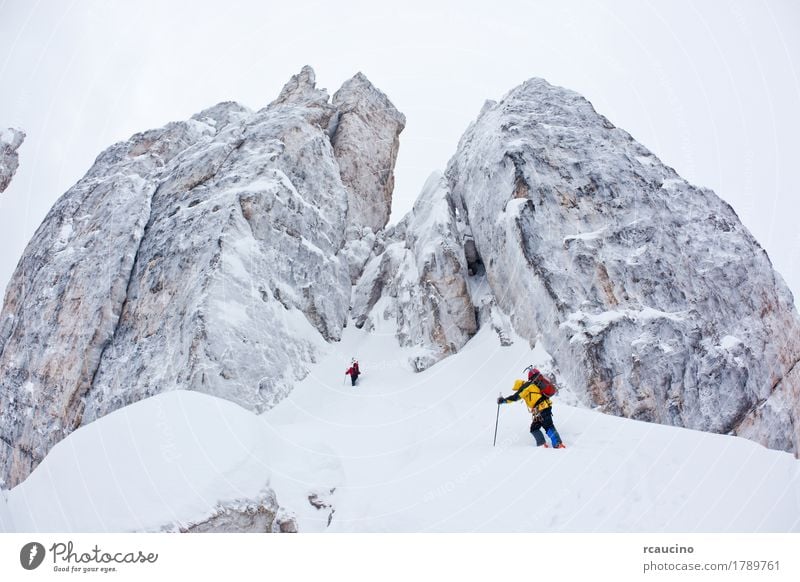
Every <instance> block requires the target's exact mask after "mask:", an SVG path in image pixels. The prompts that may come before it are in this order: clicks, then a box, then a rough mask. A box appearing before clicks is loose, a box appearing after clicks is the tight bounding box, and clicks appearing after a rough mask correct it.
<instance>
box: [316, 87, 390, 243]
mask: <svg viewBox="0 0 800 582" xmlns="http://www.w3.org/2000/svg"><path fill="white" fill-rule="evenodd" d="M333 105H334V106H335V107H336V110H337V114H336V118H335V122H334V124H332V127H331V135H332V137H331V143H332V144H333V151H334V155H335V156H336V160H337V162H338V163H339V167H340V169H341V175H342V182H343V183H344V185H345V187H346V188H347V193H348V196H347V224H348V225H349V226H352V227H356V228H360V227H367V228H369V229H370V230H371V231H372V232H377V231H379V230H380V229H382V228H383V227H384V226H386V223H387V222H388V221H389V214H390V213H391V210H392V191H393V190H394V164H395V160H396V159H397V151H398V148H399V147H400V139H399V136H400V132H401V131H403V128H404V127H405V125H406V118H405V116H404V115H403V114H402V113H400V112H399V111H398V110H397V109H396V108H395V106H394V105H392V102H391V101H389V99H388V97H386V95H384V94H383V93H382V92H381V91H379V90H378V89H376V88H375V87H374V86H373V85H372V83H370V82H369V80H368V79H367V78H366V77H365V76H364V75H363V74H362V73H358V74H357V75H355V76H354V77H353V78H352V79H350V80H348V81H346V82H345V83H344V85H342V87H341V89H339V90H338V91H337V92H336V93H335V94H334V96H333Z"/></svg>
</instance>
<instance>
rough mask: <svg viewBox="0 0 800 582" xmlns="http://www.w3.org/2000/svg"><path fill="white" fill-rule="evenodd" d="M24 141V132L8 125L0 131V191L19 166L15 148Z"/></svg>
mask: <svg viewBox="0 0 800 582" xmlns="http://www.w3.org/2000/svg"><path fill="white" fill-rule="evenodd" d="M23 141H25V132H23V131H22V130H20V129H15V128H13V127H10V128H8V129H6V130H3V131H0V193H1V192H4V191H5V189H6V188H8V185H9V184H10V183H11V178H13V177H14V174H15V173H16V171H17V168H18V167H19V154H18V153H17V150H18V149H19V147H20V146H21V145H22V142H23Z"/></svg>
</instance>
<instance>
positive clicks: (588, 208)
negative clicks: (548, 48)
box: [447, 79, 800, 452]
mask: <svg viewBox="0 0 800 582" xmlns="http://www.w3.org/2000/svg"><path fill="white" fill-rule="evenodd" d="M447 176H448V180H449V184H450V187H451V188H452V191H453V194H454V196H455V198H456V199H457V203H458V204H459V205H460V206H461V210H462V211H463V212H464V214H465V215H466V216H467V217H468V222H469V226H470V227H471V232H472V234H473V235H474V240H475V244H476V250H477V252H478V253H479V255H480V256H481V259H482V261H483V264H484V265H485V266H486V271H487V277H488V280H489V283H490V285H491V287H492V290H493V292H494V295H495V297H496V299H497V302H498V304H499V306H500V307H501V308H502V309H503V310H504V311H505V312H506V313H508V314H510V315H511V318H512V321H513V324H514V326H515V329H516V331H517V332H518V333H520V334H521V335H523V336H524V337H526V338H528V339H529V340H531V341H535V340H536V339H537V337H538V336H540V335H541V337H542V338H543V341H544V342H545V347H546V349H547V350H548V351H549V352H550V353H551V354H552V355H553V356H554V358H555V360H556V362H557V364H558V365H559V367H560V369H561V373H562V376H563V377H565V378H566V379H567V380H568V381H569V385H570V387H571V388H572V389H573V390H574V391H575V392H577V393H579V394H583V397H584V399H585V400H586V401H587V402H588V403H591V404H594V405H600V406H601V407H602V408H603V410H605V411H607V412H611V413H613V414H618V415H622V416H626V417H630V418H635V419H642V420H648V421H652V422H659V423H664V424H671V425H676V426H685V427H690V428H696V429H701V430H707V431H713V432H721V433H729V432H730V433H733V434H742V435H744V436H747V437H749V438H751V439H753V440H756V441H758V442H760V443H762V444H765V445H767V446H769V447H772V448H777V449H783V450H787V451H794V452H797V451H798V450H800V417H799V416H798V411H800V394H799V392H800V388H799V386H800V372H798V371H796V370H797V368H795V365H796V363H797V362H798V359H800V322H799V321H798V315H797V313H796V311H795V309H794V307H793V301H792V297H791V294H790V292H789V290H788V289H787V287H786V285H785V284H784V282H783V281H782V279H781V278H780V276H779V275H778V274H777V273H775V271H774V270H773V269H772V265H771V263H770V261H769V258H768V257H767V255H766V253H765V252H764V250H763V249H761V247H760V246H759V245H758V243H757V242H756V241H755V240H754V239H753V237H752V236H751V235H750V233H749V232H748V231H747V230H746V229H745V228H744V227H743V226H742V224H741V223H740V221H739V219H738V217H737V216H736V214H735V213H734V211H733V210H732V209H731V208H730V206H728V205H727V204H726V203H725V202H723V201H722V200H721V199H720V198H718V197H717V196H716V195H715V194H714V193H713V192H711V191H709V190H707V189H703V188H696V187H694V186H692V185H690V184H688V183H687V182H686V181H684V180H683V179H681V178H680V177H679V176H678V175H677V174H676V173H675V172H674V170H672V169H671V168H669V167H667V166H665V165H664V164H662V163H661V162H660V161H659V160H658V159H657V158H656V157H655V156H654V155H653V154H652V153H650V152H649V151H648V150H647V149H645V148H644V147H643V146H641V145H640V144H638V143H637V142H636V141H634V140H633V138H631V136H630V135H628V134H627V133H625V132H624V131H622V130H620V129H618V128H616V127H614V126H613V125H612V124H611V123H610V122H609V121H608V120H607V119H605V118H604V117H602V116H600V115H599V114H597V113H596V112H595V111H594V109H593V108H592V106H591V104H590V103H589V102H588V101H586V100H585V99H584V98H583V97H581V96H580V95H578V94H576V93H574V92H572V91H568V90H565V89H561V88H558V87H553V86H551V85H549V84H547V83H546V82H545V81H542V80H540V79H532V80H530V81H527V82H526V83H524V84H523V85H521V86H519V87H517V88H516V89H514V90H512V91H511V92H510V93H509V94H508V95H507V96H506V97H505V98H504V99H503V100H502V101H500V102H499V103H493V102H487V104H486V105H485V106H484V108H483V110H482V111H481V114H480V116H479V117H478V119H477V120H476V121H475V122H474V123H473V124H472V125H471V126H470V127H469V129H468V130H467V132H466V134H465V135H464V137H463V138H462V140H461V142H460V144H459V147H458V150H457V153H456V155H455V156H454V157H453V159H452V160H451V161H450V164H449V166H448V170H447Z"/></svg>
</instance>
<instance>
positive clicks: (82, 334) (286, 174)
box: [0, 67, 382, 487]
mask: <svg viewBox="0 0 800 582" xmlns="http://www.w3.org/2000/svg"><path fill="white" fill-rule="evenodd" d="M367 85H368V82H366V80H364V82H363V83H360V84H359V87H362V89H364V90H366V89H365V87H366V86H367ZM370 87H371V86H370ZM354 91H355V89H350V90H347V91H345V94H350V95H353V93H354ZM348 103H351V104H352V105H353V107H354V110H353V111H354V112H348V113H347V114H346V115H345V117H347V115H351V114H352V115H359V113H358V111H361V109H359V108H360V107H362V106H363V103H362V102H361V101H359V99H358V98H356V97H351V101H348ZM336 113H337V110H336V108H335V107H334V106H333V105H332V104H331V103H330V102H329V99H328V95H327V93H326V92H325V91H324V90H320V89H317V88H316V86H315V79H314V72H313V70H311V68H310V67H305V68H303V70H302V71H301V72H300V73H299V74H298V75H295V76H294V77H292V79H291V80H290V81H289V83H287V84H286V86H285V87H284V89H283V90H282V91H281V93H280V95H279V97H278V98H277V99H276V100H275V101H273V102H272V103H271V104H270V105H269V106H267V107H266V108H264V109H262V110H260V111H257V112H251V111H249V110H247V109H246V108H244V107H241V106H240V105H237V104H235V103H222V104H219V105H217V106H215V107H212V108H210V109H207V110H205V111H203V112H201V113H199V114H197V115H195V116H194V117H192V118H191V119H190V120H188V121H185V122H178V123H170V124H168V125H167V126H165V127H164V128H161V129H157V130H151V131H147V132H144V133H141V134H137V135H135V136H133V137H132V138H131V139H130V140H128V141H127V142H122V143H118V144H115V145H114V146H112V147H111V148H109V149H108V150H106V151H105V152H103V153H102V154H101V155H100V156H99V157H98V158H97V160H96V161H95V164H94V165H93V166H92V168H91V169H90V170H89V172H88V173H87V174H86V176H84V177H83V178H82V179H81V180H80V181H79V182H78V183H77V184H76V185H75V186H73V187H72V188H71V189H70V190H69V191H68V192H67V193H66V194H64V196H62V197H61V198H60V199H59V200H58V201H57V202H56V204H55V205H54V207H53V208H52V209H51V211H50V212H49V214H48V215H47V217H46V218H45V220H44V222H43V223H42V225H41V226H40V227H39V229H38V230H37V232H36V233H35V235H34V237H33V239H32V240H31V242H30V244H29V245H28V247H27V249H26V251H25V253H24V256H23V257H22V260H21V261H20V264H19V267H18V268H17V270H16V272H15V274H14V276H13V278H12V280H11V282H10V283H9V285H8V289H7V294H6V301H5V305H4V308H3V312H2V315H0V370H2V375H0V451H2V454H0V485H3V486H5V487H9V486H14V485H16V484H17V483H19V482H20V481H21V480H22V479H24V478H25V477H26V476H27V475H28V473H29V472H30V471H31V470H32V469H33V467H35V466H36V465H37V464H38V462H39V461H40V460H41V459H42V457H43V456H44V455H45V454H46V453H47V451H48V450H50V448H51V447H52V446H53V444H55V443H56V442H58V441H59V440H61V439H62V438H64V436H66V435H67V434H69V433H70V432H71V431H73V430H74V429H75V428H77V427H78V426H80V425H82V424H86V423H87V422H90V421H92V420H94V419H96V418H99V417H101V416H103V415H105V414H107V413H109V412H110V411H112V410H115V409H117V408H120V407H122V406H125V405H127V404H130V403H132V402H136V401H137V400H140V399H142V398H146V397H148V396H152V395H154V394H157V393H160V392H163V391H167V390H174V389H189V390H198V391H201V392H205V393H208V394H213V395H216V396H219V397H222V398H226V399H228V400H232V401H234V402H236V403H238V404H240V405H242V406H244V407H246V408H248V409H250V410H253V411H256V412H261V411H263V410H266V409H268V408H270V407H271V406H273V405H274V404H275V403H277V402H278V401H280V400H281V399H282V398H283V397H284V396H285V395H286V394H287V393H288V392H289V390H290V389H291V387H292V386H293V384H294V383H295V382H296V381H297V380H298V379H300V378H302V377H304V376H305V375H306V373H307V367H306V366H307V365H308V364H310V363H311V362H313V361H314V360H315V359H316V357H317V353H318V352H319V349H320V348H321V346H323V345H324V342H325V341H335V340H337V339H338V338H339V337H340V334H341V331H342V328H343V326H344V325H345V322H346V318H347V313H348V307H349V302H350V286H351V278H350V268H351V265H350V264H349V262H348V260H347V259H346V258H342V257H340V256H339V254H340V252H341V251H342V250H343V245H344V242H345V235H346V230H347V228H346V226H347V225H346V216H347V212H348V198H349V196H350V194H349V192H348V190H347V189H346V188H345V186H344V184H343V183H342V178H341V176H342V172H341V168H340V166H339V164H338V162H337V159H336V157H335V155H334V148H333V146H332V145H331V141H330V136H331V135H332V134H333V133H335V128H333V127H332V123H333V121H334V119H335V117H336ZM378 119H379V118H375V120H378ZM349 123H350V122H348V123H347V124H345V126H343V127H345V128H346V127H349V126H350V125H349ZM368 123H369V120H367V122H366V123H365V124H364V125H363V126H362V130H363V131H366V132H368V133H369V131H370V130H369V127H368ZM381 131H382V130H381V129H376V130H373V131H372V132H371V134H372V135H379V134H380V133H381ZM348 132H349V130H347V131H345V133H344V134H343V135H345V136H346V135H350V134H349V133H348ZM346 141H347V140H346V139H345V142H346Z"/></svg>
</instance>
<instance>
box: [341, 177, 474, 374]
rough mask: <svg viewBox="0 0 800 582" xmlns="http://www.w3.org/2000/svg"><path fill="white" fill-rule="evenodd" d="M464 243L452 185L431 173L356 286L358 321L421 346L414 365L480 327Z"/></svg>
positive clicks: (428, 361) (427, 362)
mask: <svg viewBox="0 0 800 582" xmlns="http://www.w3.org/2000/svg"><path fill="white" fill-rule="evenodd" d="M461 241H462V237H461V235H460V233H459V230H458V225H457V218H456V214H455V207H454V205H453V200H452V196H451V194H450V191H449V189H448V188H447V184H446V182H445V180H444V178H443V177H442V176H441V174H434V175H432V176H431V177H430V178H429V179H428V181H427V182H426V183H425V186H424V188H423V189H422V193H421V194H420V196H419V198H418V199H417V201H416V203H415V204H414V208H413V209H412V211H411V212H410V213H409V214H408V215H407V216H406V217H405V218H404V219H403V220H402V221H401V222H400V223H399V224H398V225H397V227H396V228H394V229H393V230H392V231H391V232H390V233H388V236H387V237H386V240H382V241H381V244H380V245H378V246H377V248H378V250H379V251H380V252H378V253H376V254H375V255H374V256H373V257H372V258H371V260H370V261H369V262H368V263H367V266H366V268H365V269H364V275H363V277H362V278H361V280H360V281H359V283H358V285H357V286H356V287H355V289H354V292H353V308H352V314H353V318H354V319H355V323H356V326H358V327H366V329H370V330H375V329H384V328H385V326H386V325H387V322H388V323H389V325H392V326H395V327H396V334H397V338H398V340H399V342H400V345H401V346H408V347H411V346H415V347H417V348H418V349H419V353H418V354H417V355H415V356H414V357H413V360H412V365H413V366H414V368H415V369H417V370H424V369H426V368H428V367H430V366H431V365H433V364H434V363H436V362H437V361H439V360H441V359H442V358H444V357H446V356H448V355H450V354H453V353H455V352H457V351H458V350H459V349H460V348H461V347H462V346H463V345H464V344H465V343H466V342H467V341H468V340H469V338H470V337H472V336H473V335H474V334H475V332H476V331H477V327H478V326H477V321H476V315H475V307H474V306H473V304H472V299H471V297H470V293H469V287H468V283H467V277H468V266H467V259H466V257H465V254H464V248H463V245H462V242H461Z"/></svg>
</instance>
